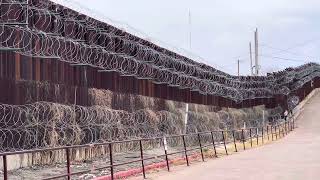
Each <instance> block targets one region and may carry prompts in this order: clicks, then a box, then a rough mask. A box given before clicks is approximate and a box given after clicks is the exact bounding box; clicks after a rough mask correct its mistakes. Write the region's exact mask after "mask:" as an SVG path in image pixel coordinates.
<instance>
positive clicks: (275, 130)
mask: <svg viewBox="0 0 320 180" xmlns="http://www.w3.org/2000/svg"><path fill="white" fill-rule="evenodd" d="M274 132H275V134H276V140H277V139H278V132H277V126H274Z"/></svg>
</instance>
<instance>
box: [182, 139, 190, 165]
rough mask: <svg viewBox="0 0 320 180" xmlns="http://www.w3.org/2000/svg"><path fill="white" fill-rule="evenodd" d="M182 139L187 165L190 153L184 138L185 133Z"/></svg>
mask: <svg viewBox="0 0 320 180" xmlns="http://www.w3.org/2000/svg"><path fill="white" fill-rule="evenodd" d="M182 141H183V147H184V155H185V157H186V161H187V166H189V159H188V153H187V146H186V140H185V139H184V135H182Z"/></svg>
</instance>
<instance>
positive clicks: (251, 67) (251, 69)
mask: <svg viewBox="0 0 320 180" xmlns="http://www.w3.org/2000/svg"><path fill="white" fill-rule="evenodd" d="M249 52H250V71H251V76H253V66H252V49H251V42H249Z"/></svg>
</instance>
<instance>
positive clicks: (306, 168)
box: [132, 93, 320, 180]
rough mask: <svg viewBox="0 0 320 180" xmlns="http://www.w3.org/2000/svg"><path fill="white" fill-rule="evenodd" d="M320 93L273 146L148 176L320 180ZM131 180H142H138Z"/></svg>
mask: <svg viewBox="0 0 320 180" xmlns="http://www.w3.org/2000/svg"><path fill="white" fill-rule="evenodd" d="M319 107H320V93H318V94H316V95H315V96H314V97H313V98H312V99H311V100H310V101H309V102H308V103H307V104H306V106H305V107H304V109H303V112H302V114H301V115H300V116H299V118H298V120H297V125H298V127H297V128H296V129H295V131H293V132H291V133H290V134H289V135H288V136H286V137H284V138H283V139H280V140H279V141H276V142H274V143H271V144H267V145H265V146H261V147H258V148H254V149H249V150H247V151H243V152H241V153H236V154H234V155H232V156H227V157H224V158H219V159H214V160H212V159H211V160H207V162H204V163H194V164H192V165H191V166H189V167H186V166H178V167H173V168H172V169H171V172H165V171H161V172H158V173H152V174H147V179H152V180H157V179H165V180H171V179H172V180H175V179H177V180H180V179H183V180H189V179H190V180H194V179H197V180H202V179H219V180H237V179H239V180H243V179H246V180H256V179H259V180H318V179H320V155H319V152H320V111H319ZM132 179H135V180H136V179H142V177H141V176H140V177H135V178H132Z"/></svg>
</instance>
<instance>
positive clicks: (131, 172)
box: [93, 154, 200, 180]
mask: <svg viewBox="0 0 320 180" xmlns="http://www.w3.org/2000/svg"><path fill="white" fill-rule="evenodd" d="M199 157H200V156H199V154H192V155H189V156H188V159H189V160H195V159H198V158H199ZM185 160H186V159H185V158H177V159H172V160H169V164H173V163H178V162H180V161H185ZM165 167H167V162H166V161H161V162H158V163H153V164H150V165H146V166H145V167H144V169H145V172H147V171H151V170H154V169H159V168H160V169H161V168H165ZM140 173H142V168H135V169H129V170H127V171H120V172H117V173H114V175H113V176H114V179H123V178H128V177H130V176H134V175H137V174H140ZM93 180H111V175H107V176H101V177H97V178H94V179H93Z"/></svg>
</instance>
